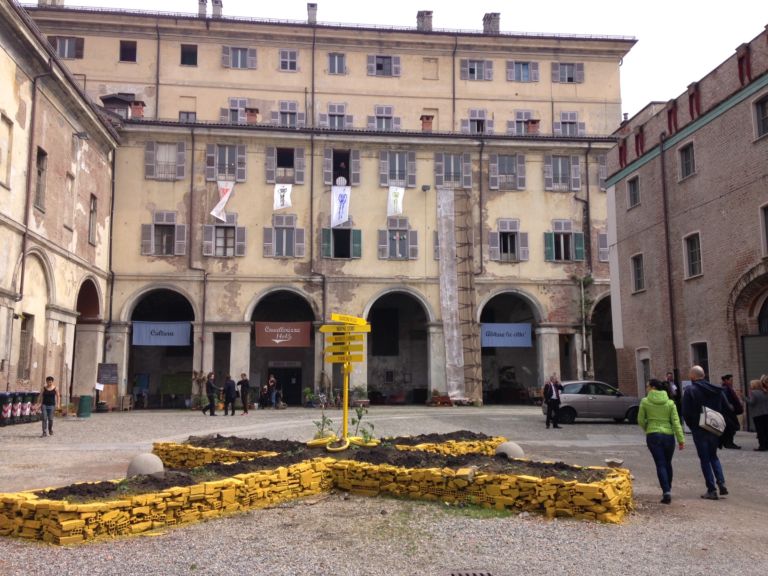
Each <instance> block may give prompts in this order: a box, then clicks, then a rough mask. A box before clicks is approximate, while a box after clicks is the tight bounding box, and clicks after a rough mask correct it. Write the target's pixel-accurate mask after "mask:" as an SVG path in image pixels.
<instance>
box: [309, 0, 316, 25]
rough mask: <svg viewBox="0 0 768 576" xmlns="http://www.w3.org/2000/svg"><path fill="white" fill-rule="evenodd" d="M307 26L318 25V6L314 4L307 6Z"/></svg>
mask: <svg viewBox="0 0 768 576" xmlns="http://www.w3.org/2000/svg"><path fill="white" fill-rule="evenodd" d="M307 24H311V25H312V26H314V25H315V24H317V4H315V3H314V2H310V3H308V4H307Z"/></svg>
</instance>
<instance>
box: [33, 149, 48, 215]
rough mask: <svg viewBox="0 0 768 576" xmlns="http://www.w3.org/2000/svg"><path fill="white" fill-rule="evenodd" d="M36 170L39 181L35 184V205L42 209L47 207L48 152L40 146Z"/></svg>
mask: <svg viewBox="0 0 768 576" xmlns="http://www.w3.org/2000/svg"><path fill="white" fill-rule="evenodd" d="M35 170H36V172H37V181H36V184H35V206H36V207H37V208H39V209H41V210H44V209H45V180H46V176H47V172H48V154H46V152H45V150H43V149H42V148H40V147H38V149H37V158H36V160H35Z"/></svg>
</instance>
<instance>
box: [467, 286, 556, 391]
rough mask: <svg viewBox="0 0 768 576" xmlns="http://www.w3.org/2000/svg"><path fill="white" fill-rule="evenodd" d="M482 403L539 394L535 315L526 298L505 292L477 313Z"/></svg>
mask: <svg viewBox="0 0 768 576" xmlns="http://www.w3.org/2000/svg"><path fill="white" fill-rule="evenodd" d="M480 324H481V346H482V363H483V403H485V404H525V403H529V402H532V401H533V400H534V399H535V398H538V397H539V390H540V388H541V379H540V378H539V368H538V365H539V356H538V349H537V344H536V325H537V319H536V314H535V312H534V309H533V308H532V306H531V304H530V302H528V301H527V300H526V299H525V298H523V297H522V296H520V295H519V294H515V293H512V292H505V293H502V294H497V295H496V296H494V297H493V298H491V299H490V300H489V301H488V302H487V303H486V304H485V306H483V310H482V312H481V314H480Z"/></svg>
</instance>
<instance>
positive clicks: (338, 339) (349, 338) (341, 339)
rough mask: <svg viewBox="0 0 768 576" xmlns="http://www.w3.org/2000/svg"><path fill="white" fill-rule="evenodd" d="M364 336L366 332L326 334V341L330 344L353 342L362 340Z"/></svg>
mask: <svg viewBox="0 0 768 576" xmlns="http://www.w3.org/2000/svg"><path fill="white" fill-rule="evenodd" d="M364 338H365V334H355V333H348V334H339V335H336V336H334V335H331V336H326V337H325V341H326V342H327V343H328V344H351V343H353V342H362V341H363V339H364Z"/></svg>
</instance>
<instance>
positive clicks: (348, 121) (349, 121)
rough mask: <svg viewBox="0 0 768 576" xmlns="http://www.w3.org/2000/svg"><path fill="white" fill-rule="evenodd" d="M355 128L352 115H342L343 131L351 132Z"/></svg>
mask: <svg viewBox="0 0 768 576" xmlns="http://www.w3.org/2000/svg"><path fill="white" fill-rule="evenodd" d="M354 127H355V117H354V116H352V114H345V115H344V130H352V128H354Z"/></svg>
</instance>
